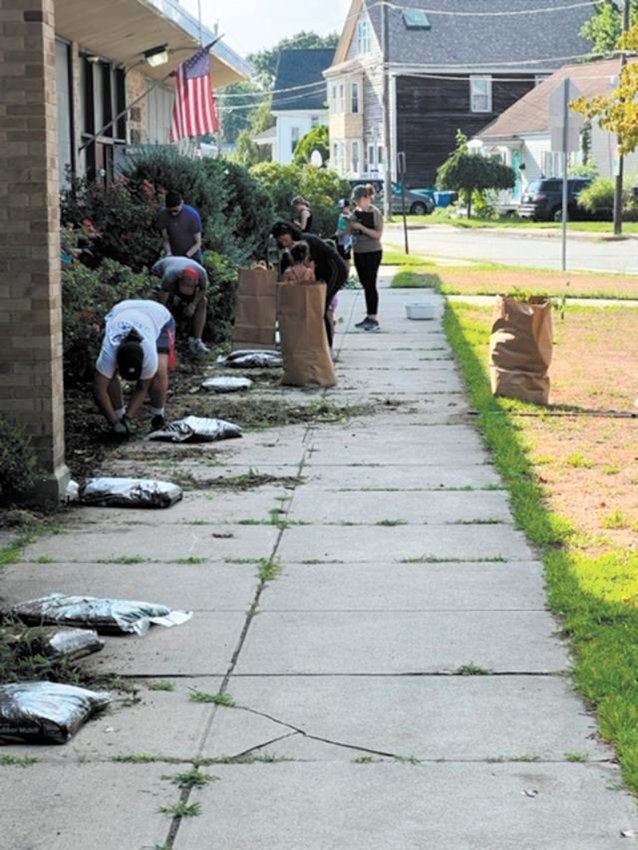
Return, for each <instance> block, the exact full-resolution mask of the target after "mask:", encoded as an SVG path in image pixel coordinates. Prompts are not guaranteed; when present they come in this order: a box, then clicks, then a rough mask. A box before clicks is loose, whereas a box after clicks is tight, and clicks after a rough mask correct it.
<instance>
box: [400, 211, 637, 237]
mask: <svg viewBox="0 0 638 850" xmlns="http://www.w3.org/2000/svg"><path fill="white" fill-rule="evenodd" d="M393 218H394V222H395V224H401V223H402V222H403V219H402V218H401V216H397V215H395V216H393ZM407 221H408V224H409V225H410V226H411V227H419V226H421V227H423V226H426V225H427V226H431V225H437V224H447V225H449V226H450V227H458V228H460V229H464V230H481V229H485V228H498V229H500V230H512V229H515V230H560V229H561V227H562V223H561V222H557V221H523V220H521V219H517V218H509V217H508V218H499V219H482V218H471V219H467V218H449V217H448V216H447V215H446V213H445V211H444V210H440V211H436V212H434V213H433V214H432V215H425V216H424V215H409V216H407ZM567 229H568V230H571V231H581V232H585V233H600V235H601V237H604V236H612V237H613V235H614V225H613V222H611V221H569V222H568V223H567ZM622 232H623V234H632V233H638V222H637V221H624V222H623V225H622Z"/></svg>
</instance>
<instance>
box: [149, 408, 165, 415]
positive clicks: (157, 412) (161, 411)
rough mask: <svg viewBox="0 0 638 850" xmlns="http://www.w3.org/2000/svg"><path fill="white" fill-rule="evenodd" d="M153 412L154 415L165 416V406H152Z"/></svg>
mask: <svg viewBox="0 0 638 850" xmlns="http://www.w3.org/2000/svg"><path fill="white" fill-rule="evenodd" d="M151 413H152V414H153V416H163V415H164V408H163V407H151Z"/></svg>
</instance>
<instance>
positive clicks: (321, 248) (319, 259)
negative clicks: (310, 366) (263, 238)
mask: <svg viewBox="0 0 638 850" xmlns="http://www.w3.org/2000/svg"><path fill="white" fill-rule="evenodd" d="M272 235H273V236H274V237H275V239H276V240H277V245H278V246H279V248H280V250H281V251H282V258H281V260H282V261H281V272H282V273H283V272H284V271H285V269H286V268H287V267H288V266H289V265H290V264H291V258H290V253H289V252H290V249H291V248H292V247H293V245H295V244H296V243H297V242H301V241H304V242H306V243H307V244H308V249H309V252H310V260H311V261H312V262H313V263H314V266H315V278H316V279H317V280H318V281H323V282H324V283H325V284H326V305H325V313H327V312H328V309H329V307H330V304H331V303H332V300H333V298H334V297H335V295H336V294H337V292H339V290H340V289H341V287H342V286H343V285H344V283H345V282H346V281H347V280H348V269H347V268H346V264H345V263H344V262H343V260H342V259H341V257H340V256H339V254H338V253H337V252H336V250H335V249H334V248H332V247H331V246H330V245H328V244H327V243H326V242H324V241H323V239H320V238H319V237H318V236H313V235H312V234H311V233H302V232H301V231H300V230H299V228H298V227H296V226H295V225H294V224H290V223H289V222H287V221H278V222H277V223H276V224H275V226H274V227H273V229H272ZM324 316H325V323H326V334H327V336H328V344H329V345H330V347H332V337H333V333H332V324H331V323H330V321H329V319H328V317H327V315H325V314H324Z"/></svg>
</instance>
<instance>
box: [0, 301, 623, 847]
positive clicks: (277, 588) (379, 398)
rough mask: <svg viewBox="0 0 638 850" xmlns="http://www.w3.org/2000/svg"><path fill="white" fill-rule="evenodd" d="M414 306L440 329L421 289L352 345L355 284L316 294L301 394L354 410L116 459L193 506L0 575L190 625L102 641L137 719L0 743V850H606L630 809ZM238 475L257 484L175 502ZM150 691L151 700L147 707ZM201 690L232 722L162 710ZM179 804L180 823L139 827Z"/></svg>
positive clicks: (46, 551) (47, 553) (461, 406)
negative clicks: (412, 317) (321, 314)
mask: <svg viewBox="0 0 638 850" xmlns="http://www.w3.org/2000/svg"><path fill="white" fill-rule="evenodd" d="M421 298H427V299H428V300H430V299H433V298H436V300H437V304H438V307H439V316H440V314H441V313H442V301H441V300H440V299H439V298H438V296H434V295H432V294H427V295H425V294H424V293H422V292H418V293H415V292H410V291H392V290H387V291H384V292H383V293H382V300H381V319H382V332H381V333H377V334H365V333H362V332H356V331H354V329H353V324H354V322H356V321H358V320H359V319H360V318H361V317H362V315H363V312H364V307H363V299H362V296H361V293H358V292H346V293H344V294H343V296H342V297H341V304H340V307H339V315H340V316H341V318H342V319H343V322H342V323H341V324H340V325H339V331H340V332H339V335H338V347H339V360H338V371H339V376H340V384H339V387H338V388H336V389H334V390H331V391H329V392H327V393H326V394H325V397H326V398H327V399H329V400H332V401H334V402H335V403H339V404H343V403H348V404H364V405H367V404H369V405H372V406H373V407H374V412H372V411H371V413H370V415H364V414H363V413H362V415H361V416H360V418H355V419H351V420H350V421H348V422H345V423H342V424H325V425H324V424H321V425H317V424H314V425H310V426H288V427H284V428H280V429H274V430H268V431H263V432H256V433H255V432H253V433H248V434H246V436H245V437H244V438H243V439H242V440H235V441H229V442H228V443H224V444H216V445H214V446H204V447H203V448H202V451H201V455H200V457H199V458H197V460H195V459H194V456H193V452H192V447H190V451H189V452H184V454H183V461H182V462H181V463H179V464H175V463H174V462H173V461H171V460H167V458H166V452H167V451H168V449H167V448H166V446H158V445H147V446H146V447H145V448H143V449H142V450H140V444H139V443H136V444H134V445H131V446H130V447H129V449H128V459H124V460H120V461H119V462H116V463H114V464H113V466H112V468H113V471H117V472H119V473H121V474H123V473H129V472H141V471H143V472H144V473H147V474H153V475H160V476H161V477H163V478H166V479H170V477H171V474H174V473H175V472H176V470H177V469H179V470H181V471H182V472H183V471H184V469H186V470H188V472H189V473H190V474H191V477H192V480H193V481H194V482H199V484H200V485H201V486H202V487H203V489H191V490H189V491H188V492H187V493H186V496H185V499H184V501H183V502H182V503H180V504H179V505H177V506H175V507H174V508H172V509H169V510H167V511H157V512H151V511H118V510H111V511H109V510H100V509H77V510H74V511H72V512H71V514H70V517H69V521H68V523H67V528H66V532H65V533H63V534H60V535H56V536H53V537H50V538H46V539H41V540H40V541H38V542H36V543H35V544H33V545H32V546H31V547H30V548H29V549H28V550H27V551H26V554H25V563H21V564H17V565H15V566H11V567H8V568H6V569H5V570H4V572H3V575H2V587H3V590H2V593H3V596H4V597H5V601H6V602H10V603H13V602H15V601H18V600H21V599H25V598H28V597H32V596H34V595H36V594H42V593H45V592H48V591H56V590H57V591H69V592H70V591H73V592H86V593H92V594H94V595H102V594H108V595H112V596H124V597H127V596H128V597H133V598H138V599H146V600H148V601H157V602H165V603H168V604H171V605H173V606H174V607H177V608H189V609H192V610H194V612H195V613H194V617H193V619H192V620H191V621H190V622H189V623H187V624H186V625H183V626H180V627H178V628H175V629H169V630H165V629H160V628H157V629H154V630H152V631H151V632H150V633H149V634H148V635H147V636H146V637H144V638H139V639H137V638H128V639H124V638H123V639H114V638H110V639H108V646H107V648H106V650H105V651H104V652H103V653H101V654H100V655H98V656H95V660H94V661H92V662H91V663H93V664H94V665H95V666H97V667H98V668H100V669H105V670H116V671H118V672H120V673H122V674H124V675H127V676H132V677H135V679H136V680H137V681H138V684H139V688H140V691H139V693H140V697H141V700H140V701H139V702H137V703H136V704H134V705H126V703H125V701H116V702H115V703H114V705H113V707H112V709H110V710H109V711H108V713H106V714H105V715H102V716H100V717H98V718H97V719H95V720H94V721H91V722H90V723H89V724H87V725H86V726H85V727H84V728H83V729H82V730H81V731H80V732H79V733H78V735H77V736H76V737H75V738H74V739H73V740H72V741H71V742H70V743H69V744H67V745H66V746H61V747H39V748H35V747H19V746H11V747H5V748H3V750H2V753H6V754H15V755H25V754H29V755H34V756H37V757H38V758H39V759H40V761H39V763H38V764H35V765H32V766H30V767H26V768H22V767H8V766H4V767H2V768H0V783H1V784H0V789H1V792H2V796H3V813H2V816H1V824H2V836H3V840H2V846H3V847H7V848H11V850H27V848H29V850H32V848H46V850H85V848H87V847H96V848H98V850H124V848H126V850H141V848H146V849H147V850H152V848H169V847H170V848H175V850H209V849H210V848H215V849H216V850H336V849H337V848H339V850H417V848H418V850H426V848H427V850H429V848H432V850H466V849H467V850H514V848H516V850H541V849H542V850H613V848H616V847H618V848H622V847H625V846H627V845H628V842H627V839H623V838H622V837H621V830H626V829H631V828H635V827H637V826H638V815H637V814H636V812H635V806H634V802H633V799H632V798H631V797H630V796H629V795H628V794H627V793H626V792H625V791H623V790H622V786H621V778H620V772H619V770H618V767H617V766H616V765H615V764H614V763H613V754H612V752H611V751H610V750H609V749H607V748H606V747H605V746H603V745H602V744H600V743H599V741H598V739H597V736H596V724H595V721H594V718H593V717H591V716H590V715H589V714H588V713H587V712H586V711H585V708H584V706H583V704H582V703H581V701H580V700H579V699H578V698H577V697H576V696H575V695H574V694H573V692H572V691H571V689H570V684H569V677H568V671H569V657H568V652H567V649H566V647H565V645H564V644H563V643H562V642H561V640H560V639H559V638H558V637H557V628H558V626H557V623H556V621H555V620H554V619H553V618H552V616H551V615H550V614H549V613H548V611H547V610H546V604H545V595H544V589H543V575H542V567H541V565H540V563H539V562H538V560H537V559H536V557H535V553H534V551H533V550H532V548H531V547H530V546H529V544H528V543H527V542H526V540H525V538H524V536H523V535H522V534H521V533H520V532H519V531H518V530H517V529H516V528H514V526H513V523H512V517H511V513H510V510H509V506H508V502H507V497H506V493H505V492H504V491H503V489H502V486H501V484H500V481H499V478H498V476H497V475H496V473H495V471H494V469H493V467H492V466H491V464H490V458H489V456H488V453H487V452H486V450H485V449H484V448H483V446H482V443H481V440H480V439H479V437H478V435H477V432H476V431H475V429H474V428H473V426H472V425H471V423H469V422H468V418H467V416H466V413H467V410H468V405H467V400H466V396H465V394H464V391H463V386H462V382H461V380H460V378H459V374H458V372H457V369H456V367H455V365H454V363H453V361H452V357H451V352H450V349H449V346H448V343H447V341H446V338H445V336H444V334H443V332H442V329H441V323H440V318H439V320H436V321H434V322H411V321H408V320H407V319H406V318H405V317H404V316H405V310H404V305H405V303H406V302H408V301H414V300H419V299H421ZM262 394H263V395H264V396H266V397H268V398H272V399H273V400H275V399H279V400H281V399H282V398H283V399H295V400H303V402H304V403H310V402H312V401H313V400H316V399H320V398H321V397H322V394H321V393H315V394H308V393H303V392H301V391H298V390H280V389H270V390H264V391H263V393H262ZM211 403H213V402H211ZM180 448H181V449H185V448H186V447H170V452H171V453H172V455H173V456H175V453H179V450H180ZM249 472H250V473H257V472H258V473H260V474H263V475H268V476H269V478H268V482H267V483H265V484H264V485H263V486H261V487H258V488H255V489H248V490H245V491H240V490H236V491H233V490H220V489H218V488H215V489H211V488H208V489H206V488H205V487H204V485H203V484H202V482H205V481H206V480H207V479H210V478H212V477H221V476H228V477H231V476H232V477H236V476H240V475H242V474H245V473H249ZM273 510H276V511H279V512H281V513H276V514H273V513H272V511H273ZM273 518H274V519H273ZM273 521H274V523H275V524H273ZM134 556H138V557H140V558H144V559H146V560H144V561H143V562H141V563H133V564H131V563H129V564H126V563H123V562H122V561H123V559H125V558H129V559H130V558H131V557H134ZM45 561H53V562H49V563H44V562H45ZM98 561H99V563H98ZM189 561H190V562H189ZM273 562H276V563H278V564H279V565H280V567H281V573H280V574H279V575H278V576H277V577H276V578H274V579H272V580H268V581H261V580H260V579H259V577H258V572H259V570H260V568H261V569H262V571H263V568H264V566H268V565H272V563H273ZM472 673H474V675H468V674H472ZM463 674H465V675H463ZM478 674H482V675H478ZM158 680H159V681H162V682H170V683H171V684H173V685H174V686H175V689H174V690H173V691H168V690H165V691H160V690H149V685H152V684H153V683H157V682H158ZM222 688H223V689H224V691H225V692H227V693H228V694H229V695H230V696H231V697H232V699H233V700H234V701H235V704H236V706H235V707H221V706H219V707H218V706H215V705H211V704H206V703H199V702H193V701H191V700H189V694H190V689H197V690H199V691H204V692H207V693H210V694H215V693H217V692H218V691H219V690H220V689H222ZM0 755H1V753H0ZM237 756H241V757H242V759H241V763H232V759H230V758H228V757H237ZM114 757H127V759H126V761H124V762H122V761H117V762H116V761H113V758H114ZM198 758H205V759H211V760H213V761H214V763H213V764H208V765H207V766H205V767H202V771H204V772H205V773H207V774H211V775H214V776H215V777H217V778H218V779H217V781H211V782H210V783H208V784H206V785H205V786H204V787H201V788H194V789H193V790H191V791H180V790H179V789H178V788H177V787H176V785H175V784H173V782H172V781H171V780H172V778H173V777H174V776H175V774H177V773H183V772H184V771H187V770H189V769H190V767H191V764H190V763H189V762H191V763H192V760H194V759H198ZM153 759H154V760H153ZM173 759H176V760H183V762H184V763H183V764H176V763H172V760H173ZM180 801H181V802H183V803H188V804H192V803H198V804H200V806H201V812H200V814H198V815H196V816H193V817H184V818H181V819H174V820H171V818H170V817H169V816H167V815H166V814H160V813H159V812H158V810H159V808H160V806H171V805H174V804H176V803H178V802H180ZM629 843H631V842H629Z"/></svg>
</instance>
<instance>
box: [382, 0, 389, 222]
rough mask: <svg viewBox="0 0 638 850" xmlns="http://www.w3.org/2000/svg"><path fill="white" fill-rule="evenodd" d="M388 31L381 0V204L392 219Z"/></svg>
mask: <svg viewBox="0 0 638 850" xmlns="http://www.w3.org/2000/svg"><path fill="white" fill-rule="evenodd" d="M389 41H390V32H389V27H388V4H387V3H386V2H384V0H381V67H382V73H383V136H384V141H385V144H384V151H385V156H384V162H383V206H384V210H383V211H384V214H385V220H386V221H392V165H391V157H392V149H391V148H392V144H391V139H390V79H389V73H390V67H389V55H390V51H389V50H388V44H389Z"/></svg>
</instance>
